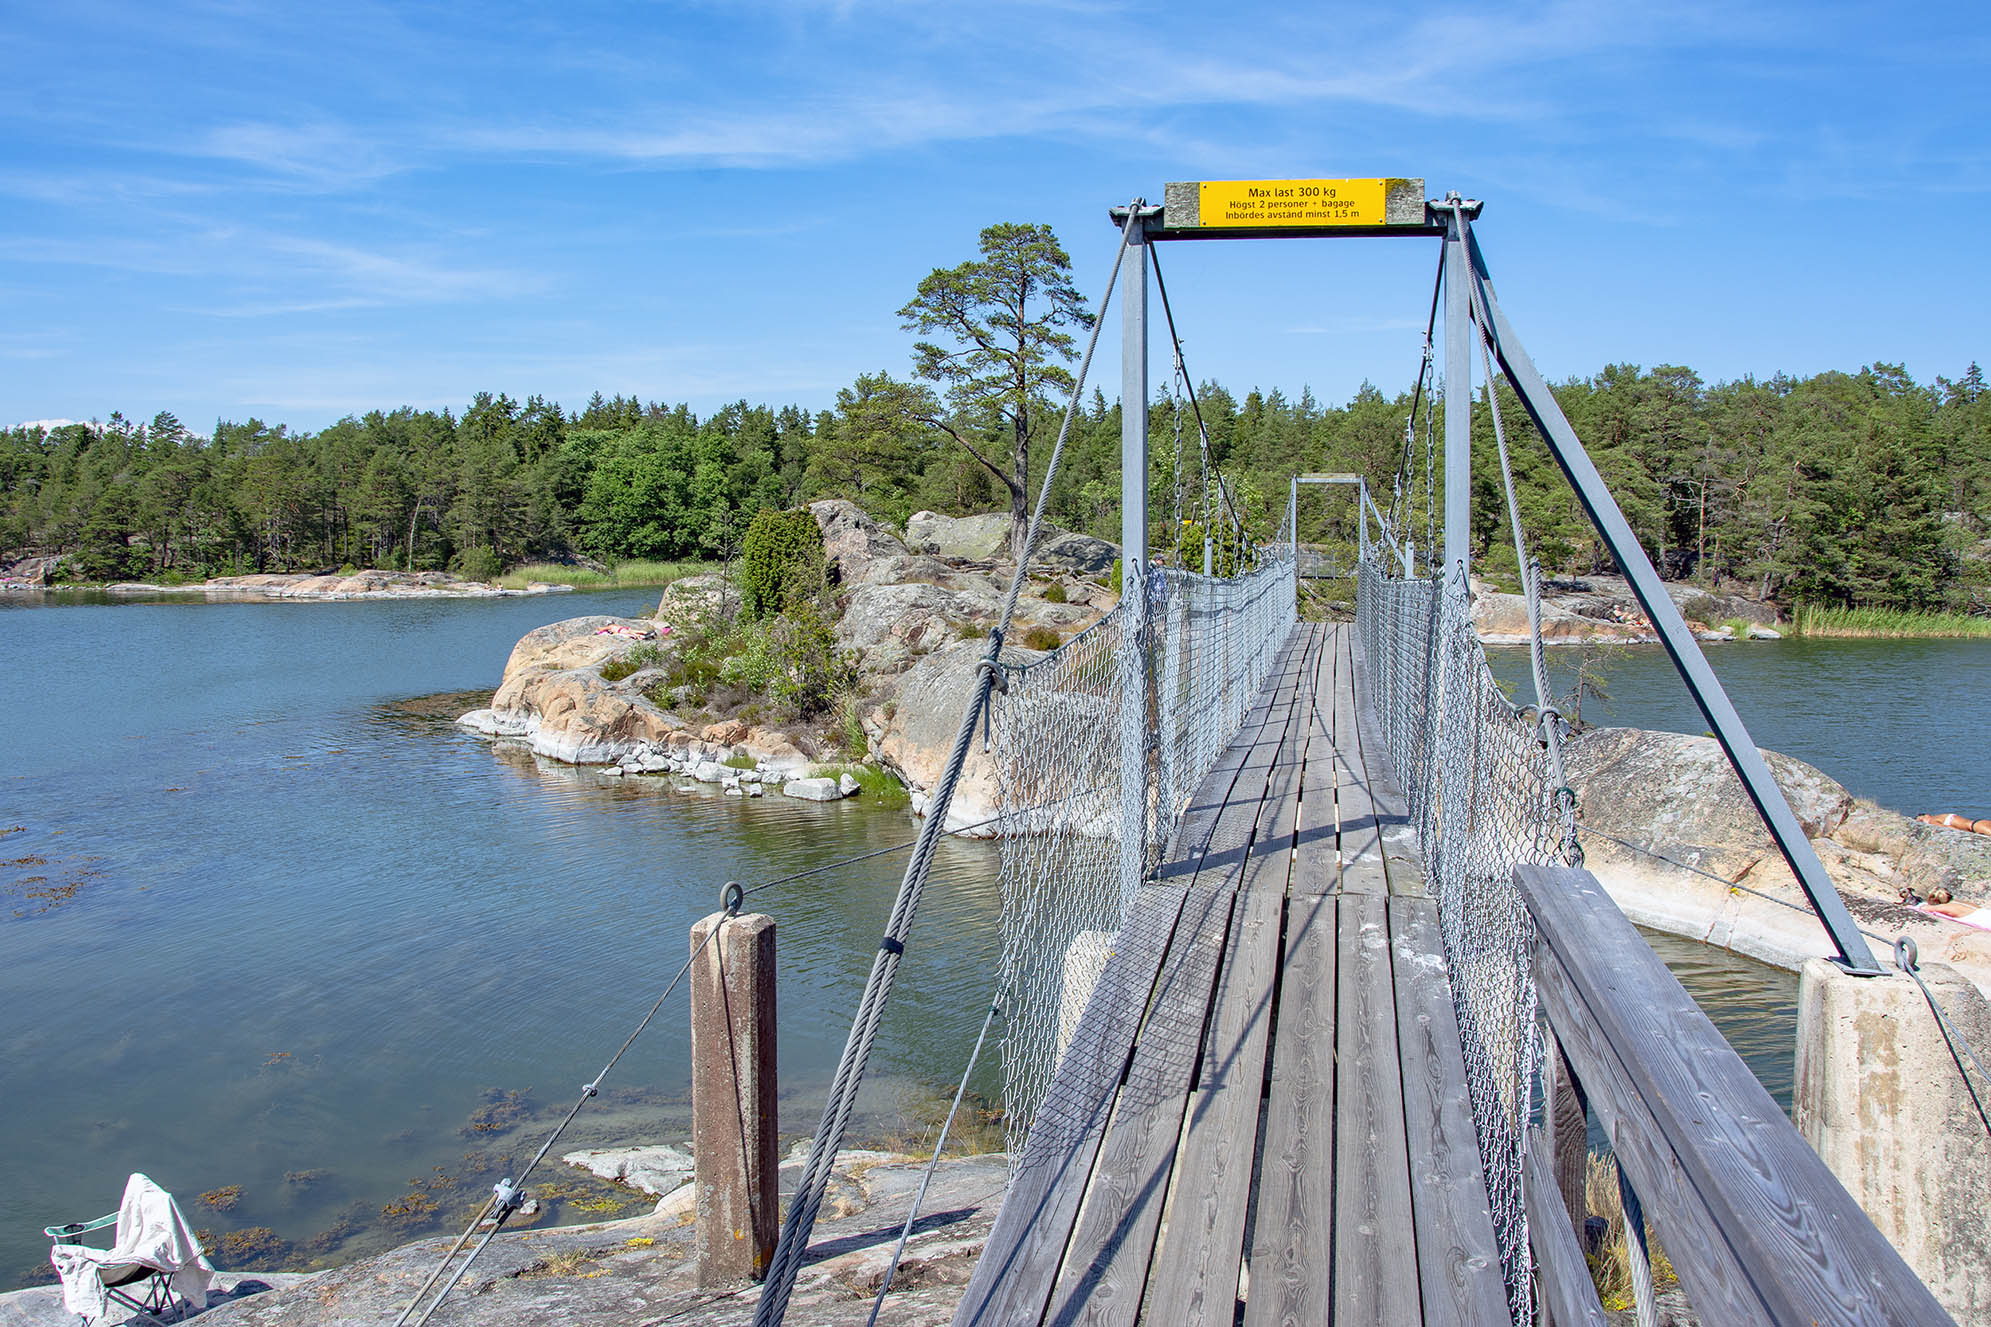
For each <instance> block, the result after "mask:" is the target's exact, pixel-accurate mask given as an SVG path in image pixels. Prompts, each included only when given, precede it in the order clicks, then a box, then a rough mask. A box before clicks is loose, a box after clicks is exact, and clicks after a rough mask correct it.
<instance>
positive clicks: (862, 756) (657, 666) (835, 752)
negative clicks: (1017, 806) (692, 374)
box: [458, 499, 1119, 832]
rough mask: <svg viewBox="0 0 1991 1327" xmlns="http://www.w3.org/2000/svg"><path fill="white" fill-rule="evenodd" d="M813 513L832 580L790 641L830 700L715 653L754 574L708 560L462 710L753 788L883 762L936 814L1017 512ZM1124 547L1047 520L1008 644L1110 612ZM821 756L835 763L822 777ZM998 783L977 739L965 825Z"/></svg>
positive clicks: (823, 790)
mask: <svg viewBox="0 0 1991 1327" xmlns="http://www.w3.org/2000/svg"><path fill="white" fill-rule="evenodd" d="M808 516H809V518H810V519H811V520H812V521H813V523H814V527H815V531H816V534H817V536H818V537H819V539H820V550H821V551H820V556H821V567H820V577H821V589H820V590H819V591H814V592H812V593H811V595H810V596H809V597H808V599H807V602H806V603H804V604H803V605H802V606H801V607H800V608H799V609H797V610H796V611H795V612H794V613H793V614H791V615H788V616H790V617H792V619H793V620H792V621H784V624H783V625H781V627H780V628H779V629H780V631H781V632H783V633H785V634H783V635H781V637H780V641H779V643H778V645H777V648H780V649H783V650H785V651H786V652H787V653H788V654H790V655H796V656H799V655H801V654H804V653H807V652H808V651H810V650H817V651H819V652H820V653H821V654H822V655H823V656H824V663H823V668H824V669H825V670H826V671H828V672H829V673H832V674H834V677H833V680H831V681H829V682H828V683H827V684H824V685H823V686H822V687H821V689H822V690H824V691H826V692H827V695H825V696H819V697H809V696H803V695H798V693H799V692H800V691H801V690H802V688H803V687H804V686H805V685H816V684H817V679H815V678H813V677H805V678H801V679H799V680H798V679H797V678H796V677H795V676H794V672H795V665H794V664H793V661H792V659H791V660H789V661H787V662H785V663H784V664H783V668H777V669H775V670H773V672H774V674H775V675H774V676H772V677H771V678H770V679H769V680H767V681H762V682H757V681H756V678H755V677H753V676H749V675H748V674H747V673H746V672H745V671H743V670H741V669H733V668H730V667H729V664H730V662H731V661H715V660H712V659H710V658H707V657H705V656H707V655H708V654H709V653H710V652H711V648H712V646H713V644H714V641H715V639H717V637H718V633H720V632H722V631H725V630H728V629H730V628H731V627H732V626H733V625H734V624H736V623H737V622H738V621H739V620H740V619H741V618H742V616H743V615H746V614H748V613H749V612H750V610H751V605H749V604H748V603H746V602H745V592H744V591H743V590H742V588H741V587H739V586H736V585H735V584H733V582H732V581H730V580H729V579H728V578H727V577H726V576H724V575H722V574H719V573H710V574H706V575H699V576H690V577H687V578H685V579H683V580H680V581H677V582H675V583H674V584H672V585H671V586H669V587H668V588H667V589H666V590H665V591H664V594H663V597H662V600H661V601H660V602H659V603H658V605H657V609H656V612H655V614H654V616H652V617H649V618H618V617H603V616H592V617H578V618H571V619H569V620H567V621H564V622H556V623H553V624H552V625H550V626H545V627H541V628H539V629H538V630H536V631H532V632H529V633H527V635H526V636H525V637H524V638H523V639H521V640H520V641H519V643H518V645H517V646H516V647H514V649H513V650H512V654H511V658H510V659H509V660H508V661H507V663H506V665H505V672H504V677H503V678H502V680H501V681H500V683H499V686H498V690H497V693H496V694H495V695H494V696H493V697H492V700H491V704H490V706H489V707H488V708H485V709H480V710H476V711H473V712H471V713H469V714H466V715H464V716H463V717H462V718H461V719H460V720H458V722H459V723H461V724H463V725H464V726H465V727H467V728H470V729H472V730H474V731H476V732H479V733H483V734H485V735H487V736H489V737H492V738H494V739H499V740H505V741H515V742H522V743H524V744H526V745H528V746H529V747H530V748H531V749H532V750H533V751H534V752H535V753H537V754H539V755H542V756H546V757H548V758H550V759H554V760H560V761H565V762H567V763H570V764H575V765H591V766H598V767H600V768H601V770H602V772H603V773H604V774H605V775H607V776H608V777H642V776H645V775H678V776H688V777H690V778H693V779H697V780H699V781H701V782H706V783H712V784H716V785H719V786H721V787H723V788H724V789H725V790H726V791H727V792H730V793H736V794H738V795H740V796H745V797H753V796H761V795H764V794H765V793H766V792H769V791H773V790H775V789H777V788H778V789H779V790H780V791H782V792H783V793H784V794H785V795H788V796H797V797H804V798H810V799H814V800H826V799H829V798H832V797H839V796H846V795H849V794H850V793H852V792H854V791H855V790H856V788H857V787H858V786H859V780H858V778H857V777H855V776H854V775H853V773H852V772H851V771H850V770H849V769H848V768H839V767H845V766H858V767H866V766H868V767H869V768H872V769H877V770H882V771H885V772H888V773H890V774H891V775H892V776H894V777H895V778H896V779H897V780H898V781H899V782H900V783H902V784H904V786H905V788H906V790H907V791H908V793H909V794H910V795H911V799H912V806H913V809H914V811H915V812H923V811H924V809H925V804H926V797H927V794H928V791H929V790H930V789H931V787H932V786H933V783H934V782H935V781H936V780H937V779H938V778H939V777H940V772H941V768H942V766H943V765H944V764H945V762H946V759H947V754H948V750H949V748H950V747H951V746H952V744H953V740H954V733H955V729H956V728H957V727H958V725H959V723H960V715H961V710H962V706H963V705H964V704H965V703H966V699H967V696H968V692H969V688H970V687H971V686H972V685H973V682H974V676H975V667H976V663H977V661H978V660H980V659H981V658H982V656H983V655H984V654H986V653H987V651H988V639H987V637H988V634H989V631H990V629H991V628H992V627H993V626H995V624H996V622H997V619H998V617H999V616H1000V613H1001V608H1002V597H1003V595H1004V594H1005V593H1006V592H1007V590H1008V588H1009V582H1010V579H1011V577H1012V576H1013V575H1014V573H1015V563H1014V562H1012V561H1010V560H1009V559H1008V556H1007V550H1008V547H1009V536H1010V518H1009V517H1008V516H1006V515H987V516H968V517H948V516H941V515H937V514H935V513H933V512H918V513H915V514H914V515H913V516H912V518H911V519H910V520H908V521H907V523H906V528H905V533H904V536H903V537H901V536H900V535H897V534H894V533H893V532H891V531H889V530H887V529H885V528H884V527H883V526H881V525H880V524H879V523H878V522H877V521H875V520H873V519H872V518H871V517H870V516H869V515H867V514H866V513H865V512H864V511H862V510H861V509H860V508H858V507H857V506H856V505H855V504H853V503H851V502H848V501H844V500H842V499H833V500H827V501H822V502H816V503H813V504H811V505H810V506H809V508H808ZM1117 557H1118V549H1117V548H1115V546H1114V545H1112V544H1110V543H1107V542H1106V541H1104V540H1101V539H1093V538H1090V537H1088V536H1085V535H1079V534H1071V533H1068V532H1064V531H1057V530H1052V531H1048V532H1046V534H1045V536H1044V537H1043V538H1042V539H1041V540H1040V542H1039V545H1038V549H1037V552H1036V554H1035V556H1034V557H1033V559H1032V563H1031V571H1032V576H1031V578H1030V580H1029V581H1028V583H1027V585H1026V587H1025V590H1024V593H1023V595H1022V596H1021V598H1020V599H1019V600H1018V603H1017V610H1016V616H1015V620H1014V622H1013V623H1012V626H1011V628H1010V637H1009V640H1008V641H1007V642H1006V643H1005V657H1010V656H1013V657H1014V658H1015V659H1017V660H1018V661H1019V662H1021V661H1026V660H1028V659H1031V658H1036V657H1041V655H1042V654H1043V653H1044V652H1046V651H1049V650H1052V649H1055V648H1057V646H1058V645H1059V644H1061V643H1062V642H1063V641H1064V640H1065V639H1067V638H1069V637H1070V636H1073V635H1075V634H1077V633H1078V632H1080V631H1083V630H1084V629H1085V628H1086V627H1088V626H1090V625H1092V624H1093V623H1094V622H1096V621H1098V620H1099V619H1100V618H1101V617H1102V616H1104V615H1105V613H1106V612H1107V611H1109V610H1110V609H1111V608H1112V607H1113V605H1114V604H1116V603H1117V602H1118V601H1119V596H1118V595H1117V594H1116V593H1114V592H1113V591H1112V590H1111V589H1109V588H1108V587H1107V584H1106V583H1105V582H1107V581H1108V580H1109V579H1110V577H1111V574H1112V570H1113V563H1114V560H1115V558H1117ZM811 574H816V573H813V572H812V573H811ZM811 632H815V633H818V636H819V638H818V637H816V636H811V635H810V633H811ZM758 647H760V638H754V639H752V640H748V641H747V642H745V643H744V644H743V645H741V646H740V647H739V648H741V649H742V650H748V651H750V650H752V649H755V648H758ZM783 669H785V670H786V671H785V672H784V671H783ZM812 702H813V703H812ZM825 766H827V767H830V769H831V770H832V771H833V772H831V773H829V774H827V775H825V776H819V777H810V776H811V775H812V774H814V773H816V772H817V771H819V770H821V769H822V768H823V767H825ZM994 796H995V788H994V784H993V779H992V771H991V770H990V767H989V765H988V761H987V758H986V757H985V756H984V755H983V754H982V753H981V752H980V750H979V748H978V749H977V750H976V751H975V752H974V753H973V754H971V756H970V758H969V762H968V765H967V767H966V769H965V771H964V773H963V777H962V780H961V783H960V786H959V787H958V788H957V790H956V792H955V795H954V801H953V805H952V808H951V810H950V813H949V816H948V822H949V825H950V827H951V828H955V829H961V828H963V827H967V826H972V825H978V824H979V822H983V821H986V820H988V819H989V818H990V817H991V816H993V815H994V814H995V801H994ZM982 832H987V830H986V829H983V831H982Z"/></svg>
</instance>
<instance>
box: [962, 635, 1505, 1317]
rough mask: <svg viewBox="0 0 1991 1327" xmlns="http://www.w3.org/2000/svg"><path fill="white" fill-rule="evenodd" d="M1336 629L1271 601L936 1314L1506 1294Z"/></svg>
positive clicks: (1173, 1313) (1438, 965)
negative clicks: (1207, 762)
mask: <svg viewBox="0 0 1991 1327" xmlns="http://www.w3.org/2000/svg"><path fill="white" fill-rule="evenodd" d="M1351 645H1352V629H1350V628H1347V627H1338V626H1315V625H1310V624H1301V625H1300V626H1299V627H1297V628H1296V629H1295V631H1294V632H1293V635H1292V638H1291V640H1290V641H1289V642H1288V643H1287V645H1286V647H1285V650H1284V653H1283V654H1282V656H1281V658H1280V662H1279V665H1278V666H1277V667H1276V668H1275V669H1274V674H1273V677H1272V678H1271V680H1269V681H1268V682H1267V684H1266V686H1265V689H1264V691H1263V693H1262V694H1261V695H1260V696H1259V698H1258V702H1257V704H1256V706H1255V708H1254V709H1253V711H1252V712H1251V714H1250V716H1249V717H1248V718H1247V719H1246V722H1245V725H1244V728H1243V730H1242V731H1241V732H1240V734H1239V737H1238V740H1237V741H1236V742H1235V743H1234V744H1233V745H1232V747H1231V748H1230V750H1229V751H1228V752H1227V753H1226V754H1225V756H1224V758H1223V759H1222V760H1221V761H1220V762H1219V763H1218V766H1217V768H1216V769H1215V770H1214V771H1213V772H1212V773H1211V774H1210V776H1209V777H1208V778H1207V779H1206V780H1205V781H1204V783H1203V786H1202V787H1201V788H1200V789H1199V790H1198V792H1197V794H1196V796H1195V798H1194V799H1193V801H1192V803H1191V805H1190V809H1189V812H1188V814H1187V816H1186V817H1185V820H1184V824H1183V827H1182V830H1181V832H1180V834H1179V835H1178V838H1177V843H1176V845H1175V847H1174V849H1173V851H1172V852H1171V853H1170V855H1169V860H1168V863H1167V865H1166V866H1165V867H1164V869H1163V871H1162V873H1161V878H1160V882H1159V883H1158V884H1156V885H1154V886H1151V887H1150V888H1149V889H1148V890H1146V891H1145V894H1144V896H1143V897H1142V899H1141V900H1140V901H1139V902H1138V903H1137V904H1136V906H1135V908H1134V909H1133V911H1132V913H1131V914H1130V916H1129V918H1128V920H1127V924H1126V926H1125V927H1124V928H1123V930H1122V933H1121V936H1120V940H1119V943H1118V946H1117V948H1116V950H1115V952H1114V954H1113V956H1112V958H1111V959H1110V961H1109V962H1108V965H1107V967H1106V970H1105V972H1104V973H1103V974H1102V975H1101V977H1100V979H1099V982H1098V985H1097V986H1096V987H1095V988H1094V991H1093V994H1092V997H1091V999H1090V1001H1089V1002H1088V1004H1087V1007H1086V1011H1085V1015H1084V1017H1083V1018H1082V1019H1081V1021H1080V1023H1079V1025H1078V1028H1077V1030H1076V1031H1075V1033H1074V1034H1073V1038H1072V1043H1071V1045H1070V1047H1069V1048H1068V1050H1067V1051H1066V1054H1065V1055H1064V1057H1063V1059H1062V1061H1061V1063H1060V1066H1059V1070H1058V1077H1057V1079H1056V1082H1055V1083H1054V1084H1053V1086H1052V1088H1051V1090H1050V1093H1049V1094H1048V1096H1047V1098H1046V1100H1045V1102H1044V1104H1043V1106H1042V1107H1041V1109H1040V1110H1039V1113H1038V1116H1037V1119H1036V1121H1035V1123H1034V1124H1033V1127H1032V1131H1031V1133H1030V1136H1029V1141H1028V1144H1027V1146H1026V1148H1025V1152H1024V1156H1023V1159H1022V1161H1021V1163H1020V1164H1019V1167H1018V1171H1017V1174H1016V1178H1015V1181H1014V1183H1013V1184H1012V1186H1011V1189H1010V1192H1009V1194H1008V1196H1007V1197H1006V1198H1005V1200H1004V1204H1003V1207H1002V1211H1001V1214H1000V1215H999V1217H998V1218H997V1222H996V1226H995V1229H994V1231H993V1233H992V1234H991V1237H990V1239H989V1243H988V1247H987V1251H986V1252H985V1253H984V1254H983V1256H982V1260H981V1262H980V1263H979V1264H978V1265H977V1268H976V1271H975V1275H974V1279H973V1281H972V1282H971V1284H970V1285H969V1287H968V1291H967V1294H966V1295H965V1297H964V1298H963V1300H962V1304H961V1308H960V1311H959V1313H958V1314H957V1315H956V1318H955V1322H956V1324H957V1327H963V1325H965V1324H979V1325H981V1327H990V1325H993V1324H1004V1325H1006V1327H1007V1325H1011V1324H1039V1323H1053V1324H1072V1323H1100V1324H1107V1323H1133V1322H1138V1321H1146V1322H1152V1323H1168V1324H1177V1323H1182V1324H1190V1323H1204V1324H1213V1325H1221V1327H1229V1325H1230V1324H1232V1323H1233V1322H1237V1321H1240V1320H1241V1321H1242V1322H1243V1323H1245V1324H1246V1325H1247V1327H1256V1325H1257V1324H1283V1323H1321V1322H1328V1321H1338V1322H1343V1323H1390V1324H1399V1323H1412V1322H1422V1321H1430V1322H1445V1323H1452V1322H1460V1323H1504V1322H1506V1321H1508V1311H1507V1303H1506V1298H1505V1292H1504V1290H1503V1288H1502V1284H1501V1279H1500V1261H1499V1256H1498V1253H1497V1250H1496V1248H1495V1244H1494V1236H1493V1227H1492V1222H1491V1218H1490V1216H1489V1215H1488V1202H1487V1193H1486V1182H1485V1178H1484V1175H1483V1172H1482V1170H1481V1167H1480V1160H1479V1150H1478V1146H1477V1144H1476V1143H1475V1141H1474V1136H1473V1129H1472V1119H1471V1114H1470V1110H1469V1107H1468V1104H1467V1098H1466V1081H1465V1066H1464V1063H1463V1059H1462V1057H1461V1053H1460V1049H1459V1033H1458V1027H1457V1023H1456V1022H1455V1020H1454V1016H1453V1012H1452V1002H1451V994H1450V987H1449V980H1448V977H1447V972H1446V967H1445V961H1444V957H1443V950H1442V946H1441V944H1440V940H1439V936H1438V926H1437V918H1436V915H1435V913H1434V911H1433V909H1432V905H1431V903H1430V902H1429V901H1428V900H1427V899H1425V898H1424V897H1423V896H1422V895H1423V886H1422V878H1421V874H1420V873H1419V871H1418V868H1417V863H1416V861H1415V858H1414V856H1410V855H1406V854H1407V850H1406V849H1404V848H1402V847H1400V846H1398V845H1397V844H1396V843H1392V842H1386V836H1385V831H1386V830H1388V829H1389V828H1390V827H1391V825H1392V824H1400V823H1401V806H1400V803H1399V802H1398V801H1397V799H1396V797H1395V796H1394V790H1393V789H1392V788H1391V787H1390V786H1388V785H1387V784H1386V783H1385V782H1384V781H1383V780H1382V779H1380V778H1375V777H1372V775H1371V769H1370V761H1369V758H1368V753H1369V752H1371V751H1373V750H1374V744H1373V742H1372V741H1370V740H1365V734H1364V732H1363V724H1362V723H1361V722H1359V721H1358V717H1357V716H1358V713H1359V707H1358V705H1357V698H1358V697H1357V686H1358V683H1359V678H1358V677H1357V673H1356V667H1355V663H1354V659H1353V653H1352V650H1351ZM1377 763H1378V765H1379V766H1380V764H1381V762H1380V761H1378V762H1377ZM1379 772H1380V771H1379Z"/></svg>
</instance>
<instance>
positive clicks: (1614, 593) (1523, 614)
mask: <svg viewBox="0 0 1991 1327" xmlns="http://www.w3.org/2000/svg"><path fill="white" fill-rule="evenodd" d="M1472 591H1473V606H1472V620H1473V629H1474V631H1476V632H1477V633H1478V634H1479V638H1480V640H1481V641H1482V642H1483V643H1485V644H1487V645H1526V644H1527V643H1528V640H1529V631H1528V601H1527V600H1526V599H1525V598H1523V597H1522V596H1520V595H1518V594H1506V593H1503V592H1502V591H1500V590H1498V589H1496V588H1495V587H1494V586H1493V585H1492V584H1491V583H1490V582H1487V581H1482V580H1478V579H1475V580H1474V581H1473V583H1472ZM1666 594H1667V597H1668V598H1670V599H1672V601H1673V604H1674V607H1676V608H1678V609H1679V610H1680V613H1681V616H1683V617H1685V618H1686V619H1687V622H1688V625H1689V626H1690V627H1692V629H1693V632H1694V635H1695V637H1696V638H1698V639H1700V640H1702V641H1704V642H1708V643H1717V642H1722V641H1733V640H1778V639H1781V638H1782V637H1783V635H1784V632H1785V631H1786V630H1787V629H1788V627H1787V624H1786V623H1784V621H1783V620H1782V618H1781V617H1780V616H1779V615H1778V613H1777V609H1776V606H1775V605H1773V604H1769V603H1765V602H1763V601H1762V600H1759V599H1752V598H1749V597H1747V596H1744V595H1733V594H1720V593H1716V592H1714V591H1710V590H1705V589H1702V588H1701V587H1700V586H1698V585H1691V584H1687V583H1685V582H1675V581H1669V582H1667V583H1666ZM1658 640H1659V633H1658V631H1657V630H1655V629H1654V627H1653V625H1652V622H1651V620H1650V619H1649V618H1647V617H1646V616H1645V611H1644V610H1643V609H1642V608H1640V607H1639V603H1638V599H1637V598H1636V596H1634V595H1633V594H1632V590H1631V583H1630V582H1629V581H1627V580H1626V579H1625V578H1624V577H1622V576H1584V577H1568V578H1563V579H1558V580H1545V581H1543V583H1542V643H1543V644H1544V645H1584V644H1590V643H1596V644H1613V645H1647V644H1655V643H1657V642H1658Z"/></svg>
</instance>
